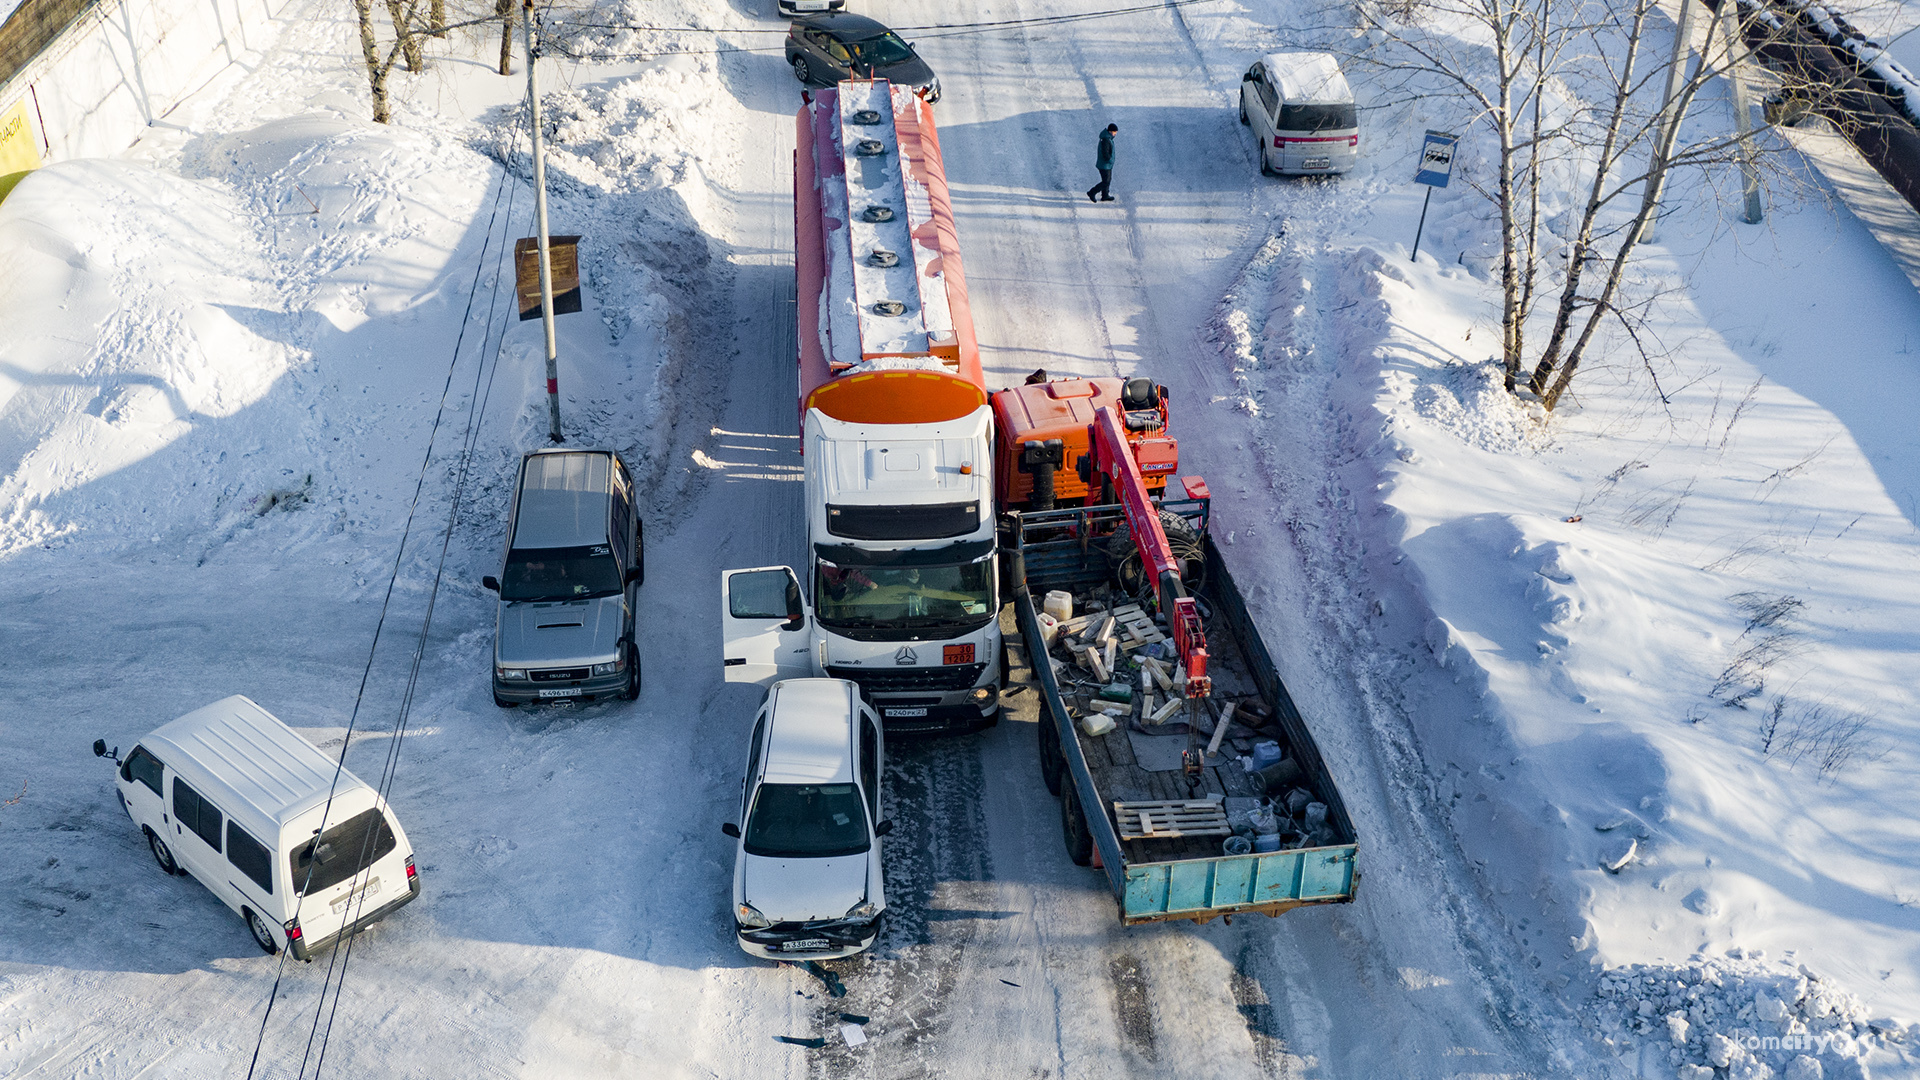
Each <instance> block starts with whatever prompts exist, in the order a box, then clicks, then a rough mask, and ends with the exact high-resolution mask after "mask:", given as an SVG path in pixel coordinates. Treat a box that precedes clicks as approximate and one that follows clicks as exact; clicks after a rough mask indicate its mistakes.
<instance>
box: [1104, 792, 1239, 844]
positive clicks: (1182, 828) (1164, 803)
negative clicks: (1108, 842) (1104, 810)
mask: <svg viewBox="0 0 1920 1080" xmlns="http://www.w3.org/2000/svg"><path fill="white" fill-rule="evenodd" d="M1113 818H1114V822H1115V823H1116V824H1118V825H1119V826H1120V839H1122V840H1158V839H1162V838H1165V839H1168V840H1178V839H1181V838H1183V837H1189V836H1226V835H1227V834H1229V833H1231V832H1232V831H1233V830H1232V829H1230V828H1228V827H1227V811H1226V808H1225V807H1223V806H1222V805H1221V804H1220V803H1218V802H1216V801H1214V800H1212V799H1177V800H1155V801H1152V802H1115V803H1114V804H1113Z"/></svg>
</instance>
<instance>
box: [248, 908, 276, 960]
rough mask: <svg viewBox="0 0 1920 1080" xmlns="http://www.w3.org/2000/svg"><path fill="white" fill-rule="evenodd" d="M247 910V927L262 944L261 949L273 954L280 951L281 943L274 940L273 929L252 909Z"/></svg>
mask: <svg viewBox="0 0 1920 1080" xmlns="http://www.w3.org/2000/svg"><path fill="white" fill-rule="evenodd" d="M246 910H247V929H248V930H251V931H253V940H254V941H256V942H258V943H259V945H260V951H262V952H264V953H266V954H267V955H268V956H272V955H274V954H276V953H278V952H279V951H280V944H279V943H278V942H276V941H274V940H273V931H272V930H269V929H267V924H266V923H265V922H264V921H263V920H262V919H261V918H260V916H259V915H258V914H257V913H256V912H255V911H254V910H253V909H252V908H248V909H246Z"/></svg>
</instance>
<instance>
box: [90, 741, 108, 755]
mask: <svg viewBox="0 0 1920 1080" xmlns="http://www.w3.org/2000/svg"><path fill="white" fill-rule="evenodd" d="M93 756H94V757H106V756H107V740H105V739H95V740H93Z"/></svg>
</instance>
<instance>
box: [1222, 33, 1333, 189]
mask: <svg viewBox="0 0 1920 1080" xmlns="http://www.w3.org/2000/svg"><path fill="white" fill-rule="evenodd" d="M1240 122H1241V123H1242V124H1245V125H1247V126H1248V127H1251V128H1252V129H1253V135H1254V142H1255V145H1257V146H1258V147H1259V150H1260V171H1261V172H1262V173H1265V174H1266V175H1268V176H1274V175H1281V176H1306V175H1317V174H1320V173H1343V172H1346V171H1347V170H1348V169H1351V168H1353V165H1354V162H1356V161H1358V160H1359V159H1360V121H1359V115H1358V111H1357V110H1356V108H1355V106H1354V102H1353V88H1352V87H1350V86H1348V85H1347V77H1346V76H1345V75H1343V74H1341V73H1340V65H1339V64H1338V63H1337V62H1335V60H1334V59H1333V57H1332V56H1331V55H1329V54H1327V53H1323V52H1278V53H1270V54H1268V55H1266V56H1263V57H1261V58H1260V62H1259V63H1257V64H1255V65H1253V66H1252V67H1251V68H1248V69H1247V73H1246V74H1245V75H1242V76H1240Z"/></svg>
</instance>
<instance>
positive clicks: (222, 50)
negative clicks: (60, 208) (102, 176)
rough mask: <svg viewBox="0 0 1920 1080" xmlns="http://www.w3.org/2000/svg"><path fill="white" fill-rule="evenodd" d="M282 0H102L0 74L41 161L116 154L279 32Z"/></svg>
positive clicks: (4, 105)
mask: <svg viewBox="0 0 1920 1080" xmlns="http://www.w3.org/2000/svg"><path fill="white" fill-rule="evenodd" d="M287 3H288V0H103V2H101V3H98V4H95V5H94V6H93V7H91V8H89V9H87V10H86V11H84V12H82V13H81V14H80V15H79V17H78V18H77V19H75V20H74V21H73V23H72V24H71V25H70V26H68V27H67V28H66V30H64V31H63V32H61V33H60V35H59V36H58V37H57V38H56V39H55V40H54V41H53V42H52V43H51V44H50V45H48V46H47V47H46V48H45V49H43V50H41V51H40V52H39V54H38V55H36V56H35V57H34V58H33V59H32V60H30V61H28V62H27V63H26V64H25V65H24V66H23V67H21V68H20V69H19V70H18V71H16V72H15V73H14V74H13V75H12V77H10V78H8V79H7V80H6V82H5V83H4V84H0V113H5V112H6V111H7V110H9V109H10V108H12V107H13V106H14V105H15V104H16V103H20V104H22V105H23V106H24V109H25V112H26V114H27V115H28V116H29V117H31V119H32V122H33V125H34V130H35V134H36V136H37V137H38V139H39V141H40V145H41V156H42V158H44V159H45V160H46V161H61V160H64V159H67V158H76V157H103V156H108V155H112V154H117V153H119V152H121V151H122V150H125V149H126V148H127V147H128V146H130V145H132V144H133V142H134V141H135V140H137V139H138V138H140V136H141V135H142V134H143V133H144V132H145V131H146V130H147V128H148V127H149V126H150V125H153V124H156V123H160V122H163V121H164V119H165V117H166V115H167V113H168V112H170V111H171V110H172V109H173V107H174V106H175V105H177V104H179V103H180V102H181V101H182V100H184V99H185V98H186V97H187V96H188V95H190V94H192V93H193V92H194V91H196V90H199V89H200V88H201V87H203V86H205V85H207V83H209V82H211V81H213V80H214V79H215V78H217V77H218V76H219V75H220V74H221V73H222V72H224V71H226V70H227V69H228V68H229V67H231V66H232V65H234V64H236V63H238V62H240V61H242V59H243V58H248V57H249V56H251V60H249V62H252V61H257V60H258V58H259V52H260V50H263V49H264V48H265V47H266V46H268V45H269V44H271V43H272V40H273V38H274V37H275V36H276V35H277V34H278V33H279V30H280V25H281V24H280V23H279V22H278V20H277V18H276V16H278V15H279V14H280V13H281V12H282V11H284V10H285V8H286V6H287Z"/></svg>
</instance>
